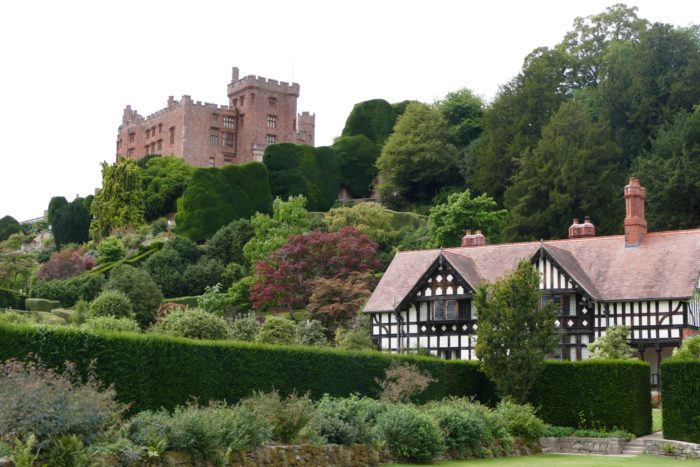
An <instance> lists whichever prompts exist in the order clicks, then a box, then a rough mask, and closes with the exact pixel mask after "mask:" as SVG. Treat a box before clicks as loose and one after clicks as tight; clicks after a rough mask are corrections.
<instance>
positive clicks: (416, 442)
mask: <svg viewBox="0 0 700 467" xmlns="http://www.w3.org/2000/svg"><path fill="white" fill-rule="evenodd" d="M377 429H378V430H379V433H380V435H381V437H382V439H383V440H384V442H385V443H386V447H387V448H388V449H389V451H390V452H391V454H392V455H393V456H395V457H396V458H398V459H399V460H402V461H409V462H430V461H432V460H433V459H434V458H435V457H437V456H438V455H440V454H442V452H443V451H444V450H445V441H444V438H443V437H442V433H440V429H439V428H438V427H437V425H436V424H435V423H433V421H432V419H431V418H430V417H429V416H428V415H425V414H423V413H421V412H419V411H418V409H416V408H415V407H413V406H410V405H393V406H389V408H388V409H387V411H386V412H384V413H383V414H381V415H380V416H379V418H378V420H377Z"/></svg>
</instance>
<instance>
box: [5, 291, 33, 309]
mask: <svg viewBox="0 0 700 467" xmlns="http://www.w3.org/2000/svg"><path fill="white" fill-rule="evenodd" d="M26 298H27V297H26V296H25V295H23V294H21V293H19V292H17V291H16V290H11V289H5V288H3V287H0V308H13V309H15V310H24V306H25V305H24V301H25V300H26Z"/></svg>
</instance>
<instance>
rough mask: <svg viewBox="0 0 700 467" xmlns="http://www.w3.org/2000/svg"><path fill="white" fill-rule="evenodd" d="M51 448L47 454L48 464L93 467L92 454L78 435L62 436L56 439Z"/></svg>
mask: <svg viewBox="0 0 700 467" xmlns="http://www.w3.org/2000/svg"><path fill="white" fill-rule="evenodd" d="M52 441H53V443H52V445H51V448H50V449H49V450H48V452H47V453H46V461H47V462H46V464H45V465H49V466H53V465H70V466H71V467H93V466H94V465H95V462H93V461H91V459H90V458H91V455H92V453H91V452H90V451H89V450H88V449H87V447H86V446H85V444H84V443H83V440H82V439H80V437H79V436H77V435H61V436H58V437H56V438H54V439H53V440H52Z"/></svg>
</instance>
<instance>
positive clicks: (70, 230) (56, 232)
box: [51, 198, 91, 248]
mask: <svg viewBox="0 0 700 467" xmlns="http://www.w3.org/2000/svg"><path fill="white" fill-rule="evenodd" d="M90 222H91V217H90V212H89V211H88V210H87V208H86V207H85V200H84V199H83V198H76V199H74V200H73V201H72V202H71V203H68V204H66V205H64V206H62V207H60V208H59V209H57V210H56V212H55V213H54V215H53V223H52V225H51V231H52V233H53V238H54V241H55V242H56V247H57V248H60V247H61V246H62V245H66V244H68V243H75V244H78V245H80V244H82V243H85V242H87V241H88V240H89V238H90Z"/></svg>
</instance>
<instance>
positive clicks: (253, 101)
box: [250, 93, 255, 104]
mask: <svg viewBox="0 0 700 467" xmlns="http://www.w3.org/2000/svg"><path fill="white" fill-rule="evenodd" d="M250 103H251V104H254V103H255V93H252V94H251V95H250Z"/></svg>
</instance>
